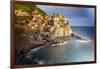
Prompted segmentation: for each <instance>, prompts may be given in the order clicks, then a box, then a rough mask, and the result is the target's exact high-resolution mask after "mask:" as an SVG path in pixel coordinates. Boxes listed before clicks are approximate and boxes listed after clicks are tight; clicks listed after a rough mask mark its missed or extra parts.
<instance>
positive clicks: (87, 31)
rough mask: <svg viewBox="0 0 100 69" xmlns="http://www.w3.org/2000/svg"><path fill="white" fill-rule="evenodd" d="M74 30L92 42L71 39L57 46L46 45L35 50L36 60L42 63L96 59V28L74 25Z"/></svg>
mask: <svg viewBox="0 0 100 69" xmlns="http://www.w3.org/2000/svg"><path fill="white" fill-rule="evenodd" d="M72 28H73V31H74V32H75V33H77V34H79V35H80V36H82V37H85V38H87V39H89V40H91V41H90V42H86V43H84V42H80V41H77V39H74V40H73V39H72V40H70V41H69V42H68V43H67V44H64V45H62V46H55V47H44V48H41V49H40V50H38V51H37V52H35V54H34V56H35V59H36V61H38V62H40V64H56V63H70V62H84V61H93V60H94V37H93V36H94V31H93V30H94V28H93V27H72Z"/></svg>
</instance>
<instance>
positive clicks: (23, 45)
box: [14, 6, 72, 51]
mask: <svg viewBox="0 0 100 69" xmlns="http://www.w3.org/2000/svg"><path fill="white" fill-rule="evenodd" d="M35 7H36V6H35ZM36 8H38V7H36ZM40 11H41V10H39V9H35V10H33V11H31V12H27V11H23V9H20V8H17V9H15V11H14V14H15V21H16V22H15V30H16V31H15V34H16V36H15V37H16V42H15V43H16V50H18V51H27V50H29V49H30V48H32V47H33V46H38V45H45V46H48V45H50V44H52V43H55V42H59V41H58V40H55V39H56V38H59V37H63V36H71V34H72V29H71V26H70V25H69V21H68V20H67V18H65V17H64V16H63V15H60V14H55V13H54V14H52V15H47V14H46V13H45V12H43V11H42V12H40Z"/></svg>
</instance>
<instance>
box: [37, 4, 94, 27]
mask: <svg viewBox="0 0 100 69" xmlns="http://www.w3.org/2000/svg"><path fill="white" fill-rule="evenodd" d="M37 6H38V7H39V8H41V9H42V10H43V11H45V12H46V13H47V14H48V15H52V14H53V13H57V14H61V15H63V16H65V17H66V18H67V19H68V21H69V23H70V24H71V26H94V8H80V7H67V6H50V5H37Z"/></svg>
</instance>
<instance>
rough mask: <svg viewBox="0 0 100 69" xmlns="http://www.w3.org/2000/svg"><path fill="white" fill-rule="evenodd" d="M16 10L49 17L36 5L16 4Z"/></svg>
mask: <svg viewBox="0 0 100 69" xmlns="http://www.w3.org/2000/svg"><path fill="white" fill-rule="evenodd" d="M15 9H21V10H22V11H23V12H29V13H31V12H32V11H36V10H37V11H38V13H39V14H42V15H47V14H46V13H45V12H44V11H43V10H41V9H40V8H38V7H37V6H36V5H35V4H32V3H27V4H26V3H15Z"/></svg>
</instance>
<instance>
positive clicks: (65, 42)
mask: <svg viewBox="0 0 100 69" xmlns="http://www.w3.org/2000/svg"><path fill="white" fill-rule="evenodd" d="M67 43H68V42H67V41H64V42H62V43H56V44H52V46H58V45H59V46H61V45H64V44H67Z"/></svg>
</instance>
